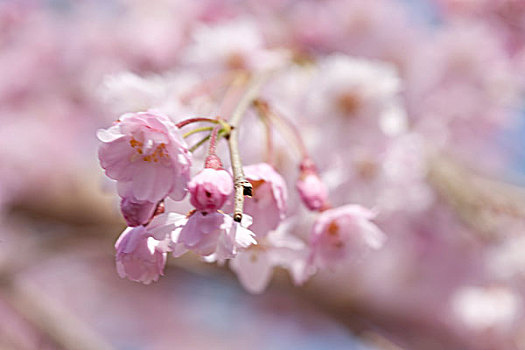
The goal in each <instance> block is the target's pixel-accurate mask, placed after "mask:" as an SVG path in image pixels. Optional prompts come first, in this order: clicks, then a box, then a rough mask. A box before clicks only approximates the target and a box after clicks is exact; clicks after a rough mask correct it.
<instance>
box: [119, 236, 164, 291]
mask: <svg viewBox="0 0 525 350" xmlns="http://www.w3.org/2000/svg"><path fill="white" fill-rule="evenodd" d="M115 249H116V250H117V260H116V263H117V272H118V274H119V276H120V277H122V278H124V277H127V278H129V279H130V280H132V281H136V282H142V283H144V284H150V283H151V282H152V281H157V280H158V279H159V276H160V275H163V270H164V265H165V264H166V255H167V253H166V251H167V247H163V244H162V241H158V240H156V239H155V238H153V237H152V236H151V235H150V234H148V233H147V231H146V228H145V227H144V226H138V227H133V228H130V227H128V228H127V229H126V230H124V232H122V234H121V235H120V237H119V238H118V240H117V242H116V243H115Z"/></svg>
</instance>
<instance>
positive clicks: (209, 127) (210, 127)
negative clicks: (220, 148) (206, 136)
mask: <svg viewBox="0 0 525 350" xmlns="http://www.w3.org/2000/svg"><path fill="white" fill-rule="evenodd" d="M211 130H213V126H203V127H201V128H197V129H193V130H190V131H188V132H187V133H185V134H184V135H182V137H184V138H186V137H188V136H190V135H193V134H196V133H198V132H203V131H211Z"/></svg>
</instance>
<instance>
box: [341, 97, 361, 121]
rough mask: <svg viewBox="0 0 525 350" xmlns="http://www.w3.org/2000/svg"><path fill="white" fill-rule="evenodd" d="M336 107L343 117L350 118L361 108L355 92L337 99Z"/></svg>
mask: <svg viewBox="0 0 525 350" xmlns="http://www.w3.org/2000/svg"><path fill="white" fill-rule="evenodd" d="M336 105H337V108H338V109H339V110H340V111H341V112H342V113H343V114H344V115H346V116H349V117H352V116H355V114H356V113H357V112H358V110H359V108H360V107H361V99H360V98H359V96H358V95H357V94H356V93H355V92H347V93H344V94H342V95H341V96H339V97H338V98H337V100H336Z"/></svg>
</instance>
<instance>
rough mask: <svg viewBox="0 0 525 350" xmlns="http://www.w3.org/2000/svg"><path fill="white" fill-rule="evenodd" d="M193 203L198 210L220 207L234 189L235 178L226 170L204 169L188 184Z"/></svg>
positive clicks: (211, 209) (210, 209) (213, 209)
mask: <svg viewBox="0 0 525 350" xmlns="http://www.w3.org/2000/svg"><path fill="white" fill-rule="evenodd" d="M188 189H189V191H190V194H191V197H190V202H191V204H192V205H193V206H194V207H195V208H196V209H198V210H204V211H215V210H218V209H220V208H221V207H222V206H223V205H224V202H226V200H227V199H228V196H230V194H231V193H232V191H233V180H232V177H231V175H230V174H229V173H228V172H227V171H226V170H215V169H212V168H206V169H203V170H202V171H201V172H200V173H198V174H197V175H195V176H194V177H193V179H191V181H190V183H189V184H188Z"/></svg>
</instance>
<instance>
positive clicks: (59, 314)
mask: <svg viewBox="0 0 525 350" xmlns="http://www.w3.org/2000/svg"><path fill="white" fill-rule="evenodd" d="M0 292H1V293H2V296H3V297H4V298H5V299H6V300H7V301H8V302H9V304H10V305H11V306H12V307H13V308H14V309H15V310H16V311H17V312H19V313H20V314H21V315H22V316H23V317H25V318H26V319H27V320H28V321H30V322H31V323H32V324H34V325H35V326H36V327H37V328H38V329H39V330H40V331H42V332H43V333H44V334H46V335H47V336H49V337H50V338H51V339H52V340H53V341H54V342H55V343H56V344H57V345H59V346H60V347H61V348H63V349H67V350H111V349H113V347H112V346H111V345H110V344H108V343H107V342H106V341H104V340H103V339H102V338H100V337H99V336H98V335H97V334H96V333H94V332H93V331H92V330H91V329H89V328H88V327H87V326H86V325H84V324H83V323H82V322H81V321H80V320H78V319H77V318H76V317H75V316H74V315H73V314H71V313H70V312H68V311H67V310H66V309H64V308H62V307H61V306H60V305H59V304H57V303H56V302H55V301H54V300H53V299H51V298H48V297H46V296H45V294H44V293H41V291H40V290H39V288H38V287H37V286H34V285H32V284H31V283H30V282H29V281H24V282H21V281H17V280H14V279H12V278H11V277H10V276H8V275H6V273H2V274H1V275H0Z"/></svg>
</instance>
